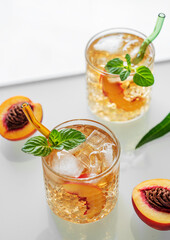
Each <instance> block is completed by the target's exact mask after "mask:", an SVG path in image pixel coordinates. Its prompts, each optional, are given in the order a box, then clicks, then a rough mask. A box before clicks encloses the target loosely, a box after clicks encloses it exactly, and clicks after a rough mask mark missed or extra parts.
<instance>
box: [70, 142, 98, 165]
mask: <svg viewBox="0 0 170 240" xmlns="http://www.w3.org/2000/svg"><path fill="white" fill-rule="evenodd" d="M93 151H94V149H93V148H92V147H91V146H90V145H89V144H87V143H86V142H84V143H82V144H80V145H79V146H78V147H76V148H74V149H72V150H70V151H69V152H70V153H71V154H72V155H74V156H75V157H76V158H77V159H78V160H79V161H80V162H81V163H82V164H83V165H84V167H85V168H89V164H90V160H89V155H90V153H91V152H93Z"/></svg>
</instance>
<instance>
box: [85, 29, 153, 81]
mask: <svg viewBox="0 0 170 240" xmlns="http://www.w3.org/2000/svg"><path fill="white" fill-rule="evenodd" d="M116 30H117V31H122V33H126V31H132V32H134V35H135V33H137V34H139V35H142V38H143V39H146V38H147V36H146V35H145V34H143V33H142V32H140V31H137V30H135V29H133V28H124V27H118V28H108V29H105V30H103V31H100V32H98V33H96V34H95V35H93V36H92V37H91V38H90V39H89V41H88V42H87V44H86V48H85V59H86V62H87V63H88V64H89V65H90V66H91V67H92V68H93V69H95V70H96V71H97V72H99V73H101V74H102V75H107V76H110V77H119V74H112V73H108V72H106V71H103V70H101V69H99V68H97V67H95V66H94V65H93V64H92V63H91V62H90V60H89V58H88V57H87V50H88V48H89V46H90V43H92V42H93V40H95V39H96V38H97V36H98V35H100V34H102V33H103V34H104V33H105V32H109V31H115V33H116ZM123 30H124V31H123ZM103 36H104V35H103ZM136 36H137V35H136ZM149 45H150V46H151V47H152V50H153V57H152V61H151V62H150V63H149V64H148V65H146V67H150V66H151V64H152V63H153V61H154V59H155V47H154V45H153V43H152V42H151V43H150V44H149ZM134 74H135V72H132V73H131V74H130V76H133V75H134Z"/></svg>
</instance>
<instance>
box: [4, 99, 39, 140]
mask: <svg viewBox="0 0 170 240" xmlns="http://www.w3.org/2000/svg"><path fill="white" fill-rule="evenodd" d="M24 102H28V103H29V104H30V106H31V108H32V110H33V112H34V115H35V117H36V118H37V120H38V121H40V122H41V121H42V116H43V112H42V107H41V105H40V104H39V103H33V102H32V101H31V100H30V99H29V98H27V97H24V96H14V97H11V98H9V99H7V100H6V101H4V102H3V103H2V104H1V105H0V135H2V137H4V138H6V139H8V140H11V141H16V140H21V139H25V138H27V137H29V136H31V135H32V134H33V133H34V132H35V131H36V129H35V128H34V127H33V126H32V125H31V124H30V123H29V122H28V120H27V118H26V116H25V114H24V113H23V111H22V109H21V105H22V103H24Z"/></svg>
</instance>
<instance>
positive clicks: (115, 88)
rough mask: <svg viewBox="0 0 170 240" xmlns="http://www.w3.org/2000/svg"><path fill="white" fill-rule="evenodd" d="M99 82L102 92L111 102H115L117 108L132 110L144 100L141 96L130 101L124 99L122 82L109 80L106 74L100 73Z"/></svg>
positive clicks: (143, 102)
mask: <svg viewBox="0 0 170 240" xmlns="http://www.w3.org/2000/svg"><path fill="white" fill-rule="evenodd" d="M100 82H102V89H103V94H104V95H105V96H107V97H108V98H109V100H110V102H111V103H115V104H116V107H117V108H120V109H123V110H125V111H127V112H129V111H134V110H137V109H140V108H141V107H142V106H143V105H144V104H145V102H146V100H145V99H144V98H141V97H138V98H135V99H133V100H132V101H128V100H126V99H125V96H124V89H123V87H122V83H120V82H111V81H109V80H108V76H105V75H101V76H100Z"/></svg>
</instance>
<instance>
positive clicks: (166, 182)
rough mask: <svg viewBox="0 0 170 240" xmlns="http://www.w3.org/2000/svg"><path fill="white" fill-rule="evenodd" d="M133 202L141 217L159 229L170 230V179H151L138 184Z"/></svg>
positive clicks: (133, 195) (134, 191) (133, 194)
mask: <svg viewBox="0 0 170 240" xmlns="http://www.w3.org/2000/svg"><path fill="white" fill-rule="evenodd" d="M132 204H133V207H134V209H135V211H136V213H137V215H138V216H139V217H140V219H141V220H142V221H143V222H145V223H146V224H147V225H149V226H150V227H152V228H155V229H157V230H170V179H151V180H147V181H144V182H142V183H140V184H138V185H137V186H136V187H135V188H134V190H133V193H132Z"/></svg>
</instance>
